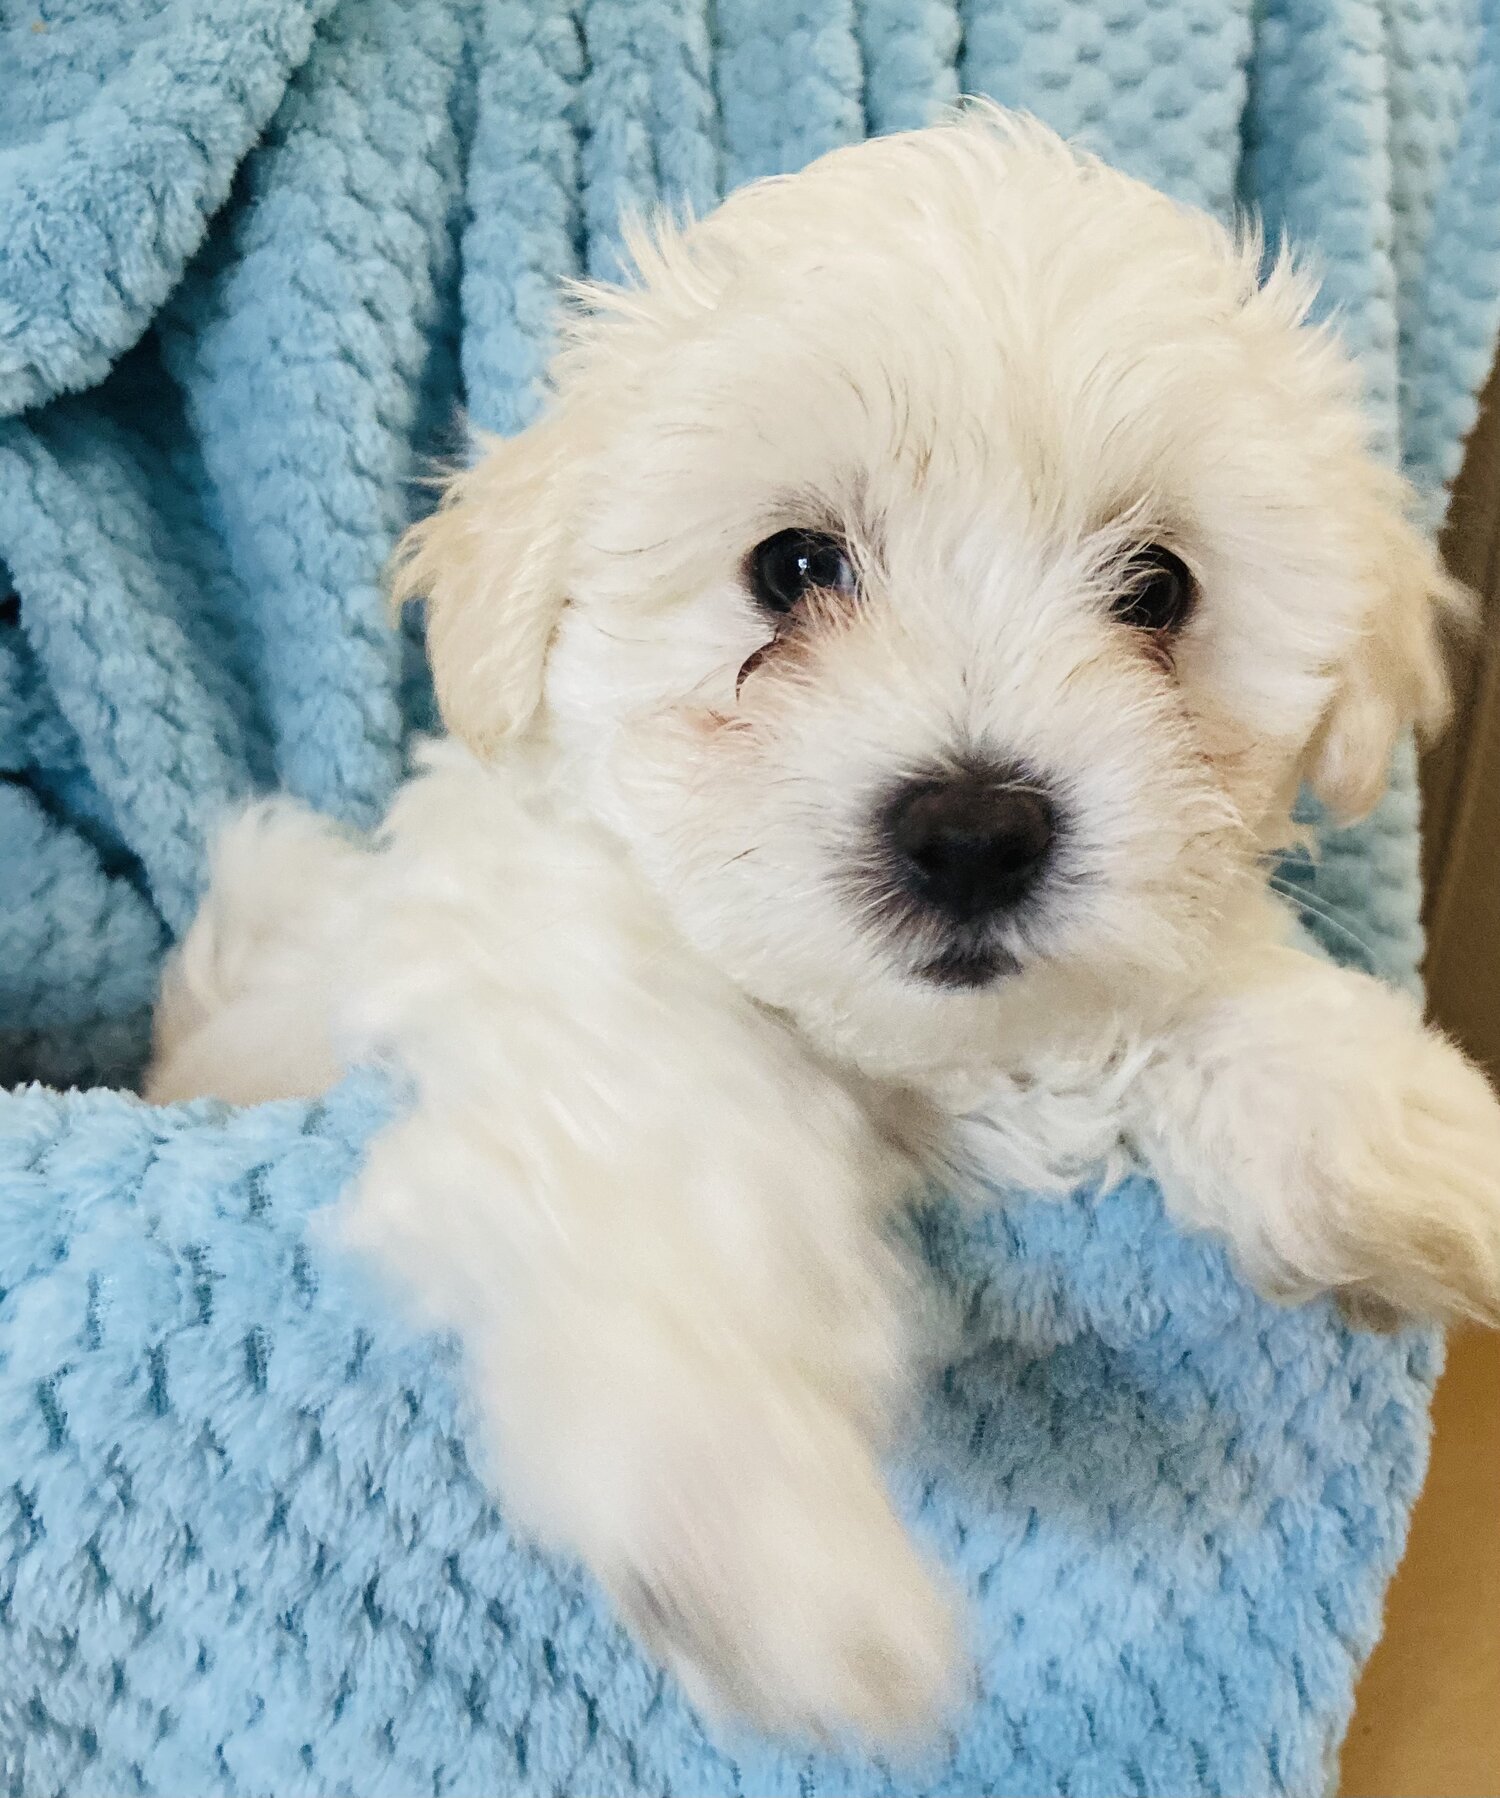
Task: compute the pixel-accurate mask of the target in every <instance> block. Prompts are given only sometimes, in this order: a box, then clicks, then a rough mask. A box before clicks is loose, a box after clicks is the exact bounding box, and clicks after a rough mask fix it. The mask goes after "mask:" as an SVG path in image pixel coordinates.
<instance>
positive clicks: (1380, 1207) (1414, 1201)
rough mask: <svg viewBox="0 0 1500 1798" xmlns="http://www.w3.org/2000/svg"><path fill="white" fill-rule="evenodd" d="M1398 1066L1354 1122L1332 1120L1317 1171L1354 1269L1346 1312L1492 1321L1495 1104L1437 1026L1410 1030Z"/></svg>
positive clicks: (1374, 1322)
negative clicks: (1331, 1194) (1330, 1189)
mask: <svg viewBox="0 0 1500 1798" xmlns="http://www.w3.org/2000/svg"><path fill="white" fill-rule="evenodd" d="M1403 1048H1404V1050H1405V1052H1404V1054H1403V1055H1402V1056H1401V1065H1400V1070H1399V1075H1398V1077H1397V1078H1395V1079H1394V1080H1393V1081H1392V1083H1391V1085H1390V1086H1389V1087H1388V1088H1387V1090H1386V1091H1385V1092H1384V1093H1382V1094H1381V1095H1380V1098H1381V1101H1382V1102H1381V1103H1379V1104H1376V1105H1372V1106H1371V1107H1370V1108H1369V1109H1368V1110H1367V1111H1366V1112H1365V1114H1364V1116H1363V1118H1362V1119H1361V1120H1360V1121H1359V1127H1362V1128H1363V1130H1364V1132H1365V1133H1366V1134H1365V1135H1364V1139H1363V1140H1360V1138H1359V1136H1358V1135H1357V1134H1356V1133H1355V1130H1354V1129H1352V1128H1351V1126H1350V1124H1348V1123H1345V1124H1343V1125H1341V1126H1340V1125H1337V1124H1334V1125H1331V1126H1330V1132H1329V1135H1328V1138H1327V1140H1326V1143H1325V1145H1324V1153H1323V1154H1321V1155H1320V1156H1319V1161H1320V1162H1321V1164H1322V1169H1321V1171H1322V1172H1323V1174H1324V1177H1325V1178H1326V1179H1327V1180H1329V1181H1330V1182H1331V1183H1335V1184H1336V1185H1337V1186H1338V1187H1341V1188H1342V1191H1341V1193H1340V1194H1339V1199H1340V1201H1341V1202H1339V1203H1337V1204H1336V1205H1335V1206H1334V1210H1335V1212H1336V1213H1337V1214H1338V1215H1339V1218H1340V1222H1341V1224H1342V1226H1343V1229H1344V1231H1345V1232H1346V1233H1347V1238H1348V1241H1347V1245H1346V1246H1347V1252H1348V1255H1349V1259H1350V1261H1351V1263H1352V1264H1353V1266H1354V1267H1355V1268H1357V1269H1358V1274H1357V1276H1356V1277H1355V1278H1353V1279H1351V1280H1350V1281H1348V1282H1347V1284H1346V1286H1345V1291H1344V1294H1343V1295H1342V1297H1343V1302H1344V1308H1345V1314H1346V1315H1349V1314H1350V1312H1351V1310H1352V1312H1353V1314H1354V1320H1355V1321H1357V1322H1359V1323H1360V1324H1362V1325H1364V1327H1366V1328H1369V1327H1372V1326H1373V1327H1377V1328H1387V1329H1388V1328H1391V1327H1392V1325H1393V1318H1399V1317H1407V1316H1416V1317H1436V1318H1446V1317H1469V1318H1474V1319H1477V1320H1478V1321H1480V1322H1483V1323H1490V1324H1500V1104H1497V1102H1496V1100H1495V1097H1494V1095H1493V1093H1492V1092H1491V1091H1490V1088H1489V1086H1488V1084H1487V1083H1486V1081H1485V1080H1484V1079H1483V1077H1482V1076H1481V1075H1480V1074H1479V1073H1478V1072H1477V1071H1476V1070H1475V1069H1474V1068H1473V1067H1471V1066H1470V1065H1469V1063H1468V1062H1467V1061H1465V1060H1464V1058H1463V1057H1462V1056H1461V1055H1460V1054H1459V1053H1458V1051H1457V1050H1456V1049H1454V1048H1453V1047H1452V1046H1451V1045H1450V1044H1448V1043H1447V1042H1445V1041H1444V1040H1443V1039H1442V1038H1441V1037H1439V1036H1437V1035H1435V1034H1433V1033H1431V1032H1423V1033H1422V1034H1421V1035H1420V1036H1417V1035H1416V1034H1415V1033H1414V1034H1413V1037H1412V1038H1411V1039H1409V1041H1408V1042H1407V1043H1406V1044H1405V1045H1403Z"/></svg>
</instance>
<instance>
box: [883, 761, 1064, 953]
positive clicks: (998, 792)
mask: <svg viewBox="0 0 1500 1798" xmlns="http://www.w3.org/2000/svg"><path fill="white" fill-rule="evenodd" d="M1057 828H1058V827H1057V813H1056V808H1055V807H1054V805H1053V802H1052V800H1051V798H1050V797H1049V795H1048V794H1047V793H1046V792H1045V791H1044V790H1043V789H1042V788H1041V787H1039V786H1038V785H1037V783H1036V781H1035V780H1034V779H1031V778H1029V777H1028V776H1027V775H1026V774H1025V773H1024V772H1022V771H1021V770H1020V769H1017V768H1014V767H1007V766H1004V765H1001V764H995V763H991V762H980V763H974V762H969V763H965V764H963V765H961V766H959V767H956V768H948V769H943V770H941V771H934V772H932V773H929V774H922V775H919V776H917V777H915V778H913V779H910V780H906V781H903V782H902V784H901V785H900V786H899V787H897V788H896V790H895V791H894V792H893V793H891V794H890V795H889V797H888V798H887V799H886V800H885V802H884V804H883V805H882V807H881V808H880V810H879V812H878V814H877V817H876V837H877V841H878V843H879V852H878V864H879V867H880V869H881V871H882V872H881V884H882V886H883V888H884V895H885V896H884V899H883V902H882V905H881V911H882V913H883V915H884V917H885V919H886V923H887V928H892V927H893V928H894V929H895V930H896V932H897V933H898V935H900V936H908V937H910V938H911V940H912V946H913V947H914V948H917V949H919V951H920V952H921V953H922V954H923V957H924V958H923V960H922V961H921V964H920V967H919V969H918V971H919V972H920V973H921V975H922V976H923V977H924V978H925V979H927V980H930V981H932V982H934V983H935V984H937V985H940V986H960V987H966V986H982V985H985V984H986V983H987V982H988V981H990V980H992V979H993V978H994V977H995V976H996V975H998V974H1002V973H1007V972H1010V971H1012V970H1014V968H1015V966H1016V960H1015V956H1014V953H1013V952H1012V951H1011V950H1010V949H1009V948H1007V946H1006V939H1007V937H1008V936H1009V934H1010V933H1009V932H1007V931H1006V930H1005V928H1004V926H1005V922H1006V920H1007V919H1009V918H1011V917H1013V916H1014V915H1015V914H1016V912H1017V911H1018V910H1020V909H1021V908H1022V907H1023V906H1024V904H1025V901H1026V900H1027V899H1028V898H1029V897H1030V895H1031V894H1032V893H1033V892H1034V891H1035V889H1036V888H1037V886H1038V884H1039V883H1040V882H1041V881H1042V879H1043V877H1044V876H1045V873H1046V870H1047V866H1048V863H1049V861H1050V860H1051V858H1052V853H1053V845H1054V841H1055V839H1056V836H1057Z"/></svg>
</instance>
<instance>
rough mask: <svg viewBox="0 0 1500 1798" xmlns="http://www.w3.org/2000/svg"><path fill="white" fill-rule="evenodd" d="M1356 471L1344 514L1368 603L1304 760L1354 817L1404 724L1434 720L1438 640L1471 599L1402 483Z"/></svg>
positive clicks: (1441, 669)
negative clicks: (1417, 520) (1354, 531)
mask: <svg viewBox="0 0 1500 1798" xmlns="http://www.w3.org/2000/svg"><path fill="white" fill-rule="evenodd" d="M1364 473H1365V477H1366V482H1367V483H1368V485H1367V487H1366V491H1365V493H1364V494H1363V495H1362V498H1363V501H1364V503H1363V504H1360V505H1357V506H1356V507H1355V508H1353V519H1354V522H1355V523H1356V524H1357V525H1359V526H1361V527H1362V530H1361V541H1360V552H1359V553H1360V554H1361V557H1362V559H1365V560H1366V576H1365V579H1366V584H1367V589H1368V591H1369V592H1370V593H1371V595H1372V601H1371V605H1370V609H1369V611H1368V613H1367V615H1366V618H1365V622H1364V629H1363V631H1362V633H1361V634H1360V636H1359V637H1358V639H1357V640H1356V642H1355V643H1354V645H1353V647H1352V648H1351V650H1350V652H1349V654H1348V656H1347V658H1346V660H1345V662H1344V664H1343V666H1342V667H1341V668H1340V669H1339V670H1338V685H1337V688H1336V690H1335V693H1334V697H1333V701H1332V703H1331V704H1330V706H1329V708H1328V711H1327V712H1326V713H1325V715H1324V718H1323V722H1322V725H1321V726H1320V728H1319V731H1318V734H1317V736H1316V737H1315V738H1314V740H1313V744H1312V755H1311V761H1310V764H1309V768H1308V777H1309V780H1310V782H1311V785H1312V789H1313V791H1314V792H1315V793H1316V794H1317V796H1318V798H1319V799H1320V800H1322V802H1323V803H1324V804H1325V805H1326V806H1327V807H1328V809H1329V810H1330V811H1331V812H1332V813H1333V814H1334V816H1335V817H1336V818H1338V819H1340V820H1341V821H1350V820H1353V819H1355V818H1362V817H1363V816H1364V815H1365V813H1366V812H1368V811H1370V810H1371V809H1372V808H1373V807H1374V806H1375V804H1376V803H1377V801H1378V800H1379V799H1380V796H1381V794H1382V793H1383V792H1384V791H1385V786H1386V778H1387V775H1388V772H1389V767H1390V760H1391V754H1392V751H1393V750H1394V749H1395V746H1396V743H1397V741H1398V740H1399V738H1400V737H1401V735H1402V734H1403V732H1405V731H1406V730H1408V729H1410V728H1411V727H1412V726H1415V727H1416V729H1417V730H1418V731H1419V732H1421V733H1423V734H1424V735H1425V734H1427V733H1431V732H1434V731H1436V730H1438V729H1440V728H1441V726H1442V724H1443V722H1444V720H1445V719H1446V717H1447V715H1448V698H1449V695H1448V679H1447V673H1446V669H1445V666H1444V647H1445V638H1446V637H1447V636H1448V635H1449V632H1450V630H1451V629H1453V628H1454V627H1461V626H1462V625H1463V624H1464V623H1466V622H1467V621H1468V620H1469V618H1470V617H1471V614H1472V604H1473V602H1472V598H1471V596H1470V594H1469V593H1468V591H1467V590H1466V589H1465V588H1464V587H1462V586H1460V584H1459V583H1458V582H1457V581H1455V580H1454V579H1453V578H1452V576H1451V575H1449V574H1448V572H1447V571H1446V570H1445V569H1444V567H1443V564H1442V562H1441V560H1440V559H1439V557H1438V553H1437V550H1436V548H1435V547H1434V545H1433V544H1432V543H1431V541H1430V540H1429V539H1428V538H1427V536H1426V535H1425V534H1424V533H1423V532H1422V531H1420V530H1419V529H1418V528H1417V527H1416V526H1415V525H1414V524H1413V523H1412V522H1411V520H1410V518H1409V517H1408V490H1407V487H1406V483H1405V482H1404V481H1402V480H1401V479H1400V477H1399V476H1397V475H1395V474H1392V473H1390V472H1389V471H1388V470H1386V469H1384V468H1379V467H1376V466H1374V465H1373V464H1372V465H1369V466H1368V467H1367V468H1366V470H1365V471H1364Z"/></svg>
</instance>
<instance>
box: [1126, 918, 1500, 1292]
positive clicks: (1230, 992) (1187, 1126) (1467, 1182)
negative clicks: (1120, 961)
mask: <svg viewBox="0 0 1500 1798" xmlns="http://www.w3.org/2000/svg"><path fill="white" fill-rule="evenodd" d="M1134 1096H1135V1106H1134V1110H1135V1117H1134V1120H1133V1132H1134V1135H1135V1138H1136V1140H1137V1142H1138V1144H1139V1146H1140V1147H1141V1149H1142V1150H1143V1152H1144V1155H1145V1158H1146V1159H1147V1160H1148V1161H1149V1162H1150V1164H1151V1165H1152V1167H1153V1169H1154V1171H1155V1172H1156V1174H1157V1176H1158V1178H1159V1179H1160V1181H1161V1185H1162V1188H1163V1191H1164V1192H1165V1194H1166V1197H1167V1201H1168V1204H1169V1205H1170V1206H1171V1207H1172V1209H1173V1210H1175V1211H1176V1212H1177V1214H1178V1215H1179V1216H1181V1217H1182V1218H1184V1219H1185V1220H1186V1221H1187V1222H1189V1223H1192V1224H1195V1225H1200V1226H1203V1227H1205V1228H1208V1229H1212V1230H1215V1231H1217V1232H1219V1233H1221V1234H1223V1235H1224V1236H1226V1237H1228V1239H1229V1241H1230V1243H1231V1244H1232V1245H1233V1248H1234V1250H1235V1252H1236V1254H1237V1256H1238V1258H1239V1260H1240V1262H1241V1263H1242V1265H1243V1266H1244V1268H1245V1271H1246V1272H1247V1274H1248V1275H1249V1276H1250V1277H1251V1279H1253V1280H1254V1281H1255V1282H1256V1284H1257V1285H1259V1286H1260V1287H1261V1289H1262V1290H1264V1291H1265V1292H1267V1293H1268V1294H1270V1295H1271V1296H1274V1297H1284V1298H1299V1297H1304V1296H1307V1295H1309V1294H1311V1293H1313V1292H1315V1291H1318V1290H1321V1289H1333V1290H1335V1291H1338V1292H1339V1293H1340V1294H1341V1295H1343V1297H1344V1299H1345V1302H1346V1305H1347V1306H1348V1308H1349V1309H1350V1310H1351V1311H1352V1312H1353V1313H1354V1314H1355V1315H1356V1316H1364V1317H1366V1318H1371V1317H1373V1318H1378V1317H1380V1316H1381V1315H1382V1314H1383V1313H1386V1312H1387V1311H1388V1310H1394V1311H1395V1312H1396V1313H1398V1314H1401V1315H1413V1316H1422V1317H1436V1318H1445V1317H1472V1318H1478V1319H1481V1320H1483V1321H1486V1322H1489V1323H1497V1322H1500V1106H1497V1104H1496V1101H1495V1098H1494V1096H1493V1095H1492V1094H1491V1092H1490V1089H1489V1087H1488V1086H1487V1085H1486V1083H1485V1081H1484V1080H1483V1079H1482V1077H1481V1076H1480V1075H1479V1074H1478V1073H1477V1072H1476V1070H1475V1069H1474V1068H1472V1067H1471V1066H1470V1065H1469V1064H1468V1062H1466V1061H1465V1060H1464V1058H1463V1057H1462V1056H1461V1055H1460V1054H1459V1052H1458V1051H1457V1050H1456V1049H1454V1048H1453V1047H1452V1046H1451V1044H1449V1043H1448V1042H1446V1041H1445V1040H1444V1039H1443V1038H1442V1037H1441V1036H1439V1035H1438V1034H1437V1033H1436V1032H1435V1031H1432V1030H1429V1029H1426V1028H1425V1027H1424V1026H1423V1024H1422V1021H1421V1018H1420V1017H1419V1015H1418V1012H1417V1008H1416V1006H1415V1005H1414V1004H1413V1003H1412V1002H1411V1001H1410V1000H1409V999H1407V998H1405V997H1404V996H1402V995H1400V994H1397V993H1394V992H1392V991H1390V990H1389V989H1387V988H1386V987H1383V986H1381V985H1380V984H1379V983H1378V982H1376V981H1374V980H1372V979H1370V978H1368V977H1367V976H1365V975H1362V974H1356V973H1352V972H1350V971H1348V970H1344V969H1338V968H1333V967H1329V966H1327V965H1326V964H1324V963H1323V962H1321V961H1318V960H1317V959H1315V958H1314V957H1312V956H1310V955H1305V954H1302V953H1300V952H1298V951H1296V950H1294V949H1290V948H1286V947H1281V946H1267V947H1265V948H1262V949H1259V950H1255V951H1251V952H1248V953H1246V954H1245V955H1244V956H1243V957H1241V958H1240V959H1238V960H1236V961H1234V962H1232V963H1231V964H1230V965H1229V966H1228V967H1227V968H1226V970H1225V971H1224V973H1223V974H1222V976H1221V977H1220V978H1219V979H1218V980H1217V981H1216V982H1215V984H1214V986H1213V987H1212V989H1211V990H1209V991H1207V992H1206V993H1204V994H1203V995H1201V997H1200V998H1199V1000H1198V1001H1197V1002H1196V1004H1195V1005H1194V1006H1193V1008H1192V1009H1191V1010H1190V1012H1189V1013H1188V1015H1187V1016H1185V1017H1184V1018H1183V1019H1182V1020H1181V1021H1180V1022H1179V1024H1178V1026H1177V1028H1176V1029H1175V1030H1174V1032H1173V1033H1172V1034H1171V1036H1170V1037H1169V1038H1168V1039H1167V1040H1165V1041H1164V1042H1163V1044H1162V1046H1161V1048H1160V1051H1159V1053H1158V1054H1157V1056H1156V1057H1155V1059H1154V1060H1153V1061H1152V1063H1151V1064H1150V1066H1149V1067H1148V1068H1147V1070H1146V1072H1145V1074H1144V1075H1143V1077H1142V1078H1141V1080H1140V1082H1139V1084H1138V1086H1137V1088H1136V1091H1135V1095H1134Z"/></svg>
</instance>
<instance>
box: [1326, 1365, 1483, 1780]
mask: <svg viewBox="0 0 1500 1798" xmlns="http://www.w3.org/2000/svg"><path fill="white" fill-rule="evenodd" d="M1434 1417H1435V1420H1436V1424H1437V1433H1436V1435H1435V1437H1434V1439H1433V1456H1432V1467H1431V1470H1430V1472H1429V1473H1428V1476H1427V1487H1426V1490H1425V1491H1424V1492H1423V1494H1422V1497H1421V1499H1420V1501H1419V1502H1418V1505H1417V1509H1416V1514H1415V1516H1414V1518H1413V1520H1412V1533H1411V1541H1410V1543H1409V1545H1408V1547H1407V1552H1406V1559H1405V1561H1404V1562H1403V1563H1402V1566H1401V1570H1400V1572H1399V1573H1398V1574H1397V1575H1396V1579H1395V1583H1394V1584H1393V1585H1392V1587H1391V1593H1390V1599H1389V1603H1388V1606H1387V1610H1386V1633H1385V1638H1384V1640H1383V1641H1382V1642H1381V1644H1380V1646H1379V1648H1377V1649H1376V1651H1375V1654H1374V1657H1373V1658H1372V1659H1371V1661H1370V1664H1369V1666H1368V1667H1367V1668H1366V1670H1365V1677H1364V1679H1363V1681H1362V1682H1361V1684H1360V1688H1359V1698H1358V1702H1357V1705H1356V1708H1355V1714H1354V1726H1353V1728H1352V1729H1351V1730H1350V1732H1349V1737H1348V1740H1347V1741H1346V1742H1345V1744H1344V1760H1343V1781H1342V1785H1341V1787H1340V1790H1341V1792H1342V1793H1343V1794H1344V1798H1496V1795H1497V1794H1500V1335H1497V1334H1495V1333H1494V1332H1492V1331H1486V1332H1480V1331H1475V1332H1472V1333H1470V1334H1466V1335H1463V1336H1457V1337H1455V1338H1454V1340H1453V1342H1452V1344H1451V1346H1450V1351H1449V1359H1448V1371H1447V1372H1446V1373H1445V1374H1444V1375H1443V1379H1442V1383H1441V1385H1440V1386H1439V1387H1438V1395H1437V1404H1436V1406H1435V1409H1434Z"/></svg>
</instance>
